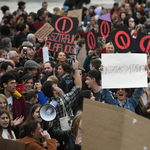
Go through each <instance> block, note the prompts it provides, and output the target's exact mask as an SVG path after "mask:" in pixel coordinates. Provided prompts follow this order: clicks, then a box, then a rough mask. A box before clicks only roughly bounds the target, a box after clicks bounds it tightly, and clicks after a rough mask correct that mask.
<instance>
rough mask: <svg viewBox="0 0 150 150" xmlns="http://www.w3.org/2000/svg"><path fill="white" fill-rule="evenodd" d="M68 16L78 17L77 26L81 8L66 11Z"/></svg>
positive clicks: (80, 19)
mask: <svg viewBox="0 0 150 150" xmlns="http://www.w3.org/2000/svg"><path fill="white" fill-rule="evenodd" d="M68 17H76V18H78V21H79V26H81V21H82V9H77V10H71V11H68Z"/></svg>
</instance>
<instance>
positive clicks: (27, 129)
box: [19, 120, 39, 138]
mask: <svg viewBox="0 0 150 150" xmlns="http://www.w3.org/2000/svg"><path fill="white" fill-rule="evenodd" d="M38 123H39V122H38V121H35V120H32V121H29V122H28V123H26V124H25V125H24V128H23V130H22V131H21V133H20V135H19V138H24V137H25V136H29V137H32V134H31V132H33V133H34V132H35V130H36V128H37V124H38Z"/></svg>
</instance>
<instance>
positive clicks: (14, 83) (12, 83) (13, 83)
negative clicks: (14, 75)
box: [9, 82, 17, 85]
mask: <svg viewBox="0 0 150 150" xmlns="http://www.w3.org/2000/svg"><path fill="white" fill-rule="evenodd" d="M9 84H11V85H16V84H17V83H16V82H10V83H9Z"/></svg>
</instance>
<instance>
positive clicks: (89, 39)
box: [84, 29, 98, 51]
mask: <svg viewBox="0 0 150 150" xmlns="http://www.w3.org/2000/svg"><path fill="white" fill-rule="evenodd" d="M84 38H85V42H86V50H87V51H89V50H95V49H96V48H97V47H98V46H97V36H96V33H95V31H94V29H92V30H90V31H89V32H88V33H86V34H84Z"/></svg>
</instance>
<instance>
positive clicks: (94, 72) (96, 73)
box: [88, 70, 101, 86]
mask: <svg viewBox="0 0 150 150" xmlns="http://www.w3.org/2000/svg"><path fill="white" fill-rule="evenodd" d="M88 76H89V77H91V78H95V79H96V82H97V84H98V85H99V86H100V85H101V84H100V80H101V73H100V72H99V71H97V70H91V71H89V72H88Z"/></svg>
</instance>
